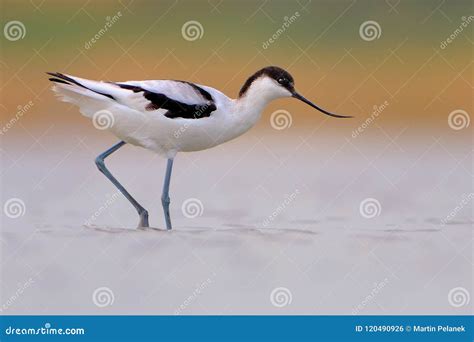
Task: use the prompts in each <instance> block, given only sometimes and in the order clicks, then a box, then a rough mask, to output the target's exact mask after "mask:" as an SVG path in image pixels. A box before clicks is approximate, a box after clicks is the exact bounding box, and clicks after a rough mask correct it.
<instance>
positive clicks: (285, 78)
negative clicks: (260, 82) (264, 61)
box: [239, 66, 294, 96]
mask: <svg viewBox="0 0 474 342" xmlns="http://www.w3.org/2000/svg"><path fill="white" fill-rule="evenodd" d="M262 76H268V77H270V78H273V79H274V80H275V81H277V82H278V83H279V84H281V86H282V87H284V88H286V89H288V90H289V91H290V92H291V91H292V90H293V85H294V80H293V76H291V75H290V73H289V72H288V71H286V70H283V69H282V68H279V67H277V66H267V67H265V68H263V69H260V70H259V71H257V72H256V73H255V74H253V75H252V76H250V77H249V78H248V80H247V81H245V83H244V85H243V86H242V88H241V89H240V92H239V96H243V95H244V94H245V92H246V91H247V89H248V88H249V87H250V85H251V84H252V83H253V81H255V80H256V79H257V78H259V77H262Z"/></svg>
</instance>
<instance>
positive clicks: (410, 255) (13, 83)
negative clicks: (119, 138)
mask: <svg viewBox="0 0 474 342" xmlns="http://www.w3.org/2000/svg"><path fill="white" fill-rule="evenodd" d="M473 6H474V5H473V2H472V1H469V0H466V1H416V2H414V1H408V0H402V1H400V0H397V1H396V0H392V1H390V0H387V1H364V0H360V1H316V0H313V1H308V0H298V1H268V0H267V1H230V0H209V1H207V0H206V1H139V0H132V1H129V0H121V1H100V2H96V1H87V0H86V1H67V2H66V1H35V0H31V1H8V0H2V1H1V14H0V18H1V24H2V27H3V35H2V37H1V39H0V44H1V46H0V52H1V53H0V72H1V82H0V92H1V105H0V113H1V117H0V118H1V119H0V120H1V121H0V124H1V130H0V141H1V147H0V156H1V159H0V163H1V172H2V173H1V179H0V181H1V188H2V191H1V193H2V203H3V205H4V214H5V215H3V216H2V231H3V233H4V234H3V235H2V236H3V238H2V250H3V251H2V255H3V257H4V260H6V261H5V264H4V268H3V272H2V273H3V274H2V275H3V277H4V278H5V277H6V278H8V279H9V280H8V281H5V282H3V283H2V284H3V285H2V286H3V297H4V298H5V297H7V298H11V295H12V293H16V291H17V289H18V286H19V285H18V284H19V283H20V282H25V281H26V280H28V279H29V277H30V276H31V277H33V279H35V281H36V283H35V284H36V285H35V286H32V287H31V289H29V290H28V291H25V292H26V293H27V294H26V295H25V296H24V297H23V299H22V300H15V303H14V304H12V305H10V306H9V310H10V312H17V313H25V312H32V311H33V312H44V313H64V312H68V310H69V312H71V311H72V312H73V313H74V312H76V313H77V312H86V313H90V312H94V313H98V312H104V311H100V310H101V309H99V308H97V307H96V306H94V305H92V304H91V302H90V300H89V297H90V295H91V293H92V292H93V290H94V289H95V288H97V287H98V286H99V285H100V284H103V283H105V284H109V285H108V286H109V287H110V288H112V289H113V290H114V293H115V296H116V298H117V297H120V296H121V300H122V302H120V301H119V300H118V299H116V304H115V305H114V306H112V307H111V308H109V309H110V310H115V311H109V313H110V312H115V313H117V312H119V313H130V310H132V309H131V308H132V307H134V305H135V304H136V300H137V298H139V299H138V300H139V302H140V306H139V308H136V305H135V309H134V310H136V313H144V312H149V313H156V312H159V313H173V312H175V311H176V310H177V308H179V307H180V303H182V302H183V300H184V299H185V298H187V296H188V295H189V293H193V292H192V290H193V288H194V287H195V286H196V282H199V283H202V282H203V279H204V280H206V279H212V284H213V285H212V286H213V290H212V291H209V293H208V294H207V296H204V297H202V296H200V297H199V296H198V297H196V298H195V299H193V300H194V301H195V302H199V303H200V304H199V305H194V306H193V305H191V304H190V305H187V306H186V307H187V309H186V310H187V311H186V312H188V313H206V312H207V313H269V312H270V313H278V312H284V313H288V312H289V313H310V314H312V313H345V314H350V313H351V312H352V313H353V312H354V310H355V309H354V308H358V307H359V305H362V304H361V303H364V301H363V300H364V298H366V297H367V294H370V293H371V291H372V288H373V287H374V285H373V284H374V283H377V284H380V283H381V282H383V283H384V284H386V283H387V284H388V285H387V287H385V285H384V287H385V289H388V290H384V291H385V292H384V291H381V292H382V293H383V294H382V295H378V299H377V300H372V299H371V300H370V301H369V304H363V308H362V309H357V310H356V311H357V313H358V312H363V313H367V314H369V313H384V312H385V313H406V312H411V313H420V312H421V313H427V312H430V313H459V312H464V313H466V312H470V311H471V310H472V306H471V305H470V304H468V303H469V301H467V303H464V305H462V307H461V308H460V309H459V306H455V305H450V303H448V302H447V300H446V296H447V294H448V293H450V290H452V289H456V288H458V287H462V288H463V289H465V290H466V291H468V292H467V293H468V295H469V292H472V291H471V289H472V222H473V221H472V193H473V190H472V176H473V173H472V168H473V157H472V146H473V141H472V139H473V131H472V124H471V123H470V119H471V116H472V112H473V96H472V94H473V68H472V63H473V44H474V38H473V34H472V33H473V28H474V23H473V22H474V17H473V12H474V11H473ZM267 65H278V66H280V67H282V68H284V69H286V70H288V71H289V72H290V73H291V74H292V75H293V76H294V78H295V81H296V88H297V89H298V90H299V92H300V93H301V94H303V95H304V96H305V97H307V98H308V99H310V100H313V101H314V102H315V103H317V104H318V105H320V106H322V107H323V108H326V109H328V110H330V111H333V112H337V113H341V114H346V115H353V116H355V118H354V119H351V120H338V119H333V118H329V117H327V116H324V115H322V114H320V113H318V112H316V111H314V110H312V109H311V108H309V107H307V106H305V105H304V104H302V103H300V102H298V101H294V100H291V99H285V100H278V101H275V102H273V103H272V104H270V105H269V106H268V108H266V110H265V112H264V113H263V115H262V119H261V120H260V122H259V123H258V124H257V126H256V127H255V128H253V129H252V130H251V131H250V132H248V133H247V134H245V135H244V136H242V137H240V138H239V139H237V140H235V141H231V142H229V143H226V144H224V145H222V146H219V147H217V148H215V149H213V150H209V151H202V152H196V153H192V154H181V155H178V156H177V158H176V163H175V169H174V175H173V179H172V190H171V201H172V202H171V207H172V216H173V219H174V223H175V226H176V227H177V231H176V232H174V233H173V234H175V236H176V237H175V240H173V239H172V237H173V235H170V236H167V237H164V238H162V237H161V236H160V235H155V234H151V235H150V236H149V237H148V238H146V237H147V236H148V235H145V237H144V236H140V237H139V238H136V237H135V238H133V240H134V242H133V244H132V245H133V246H134V247H136V249H134V251H133V252H132V249H133V248H132V247H130V246H129V239H130V237H129V236H128V235H125V236H124V241H122V240H121V239H122V236H121V235H120V234H119V235H120V238H117V235H113V237H114V238H113V239H111V238H110V237H109V238H107V237H105V238H104V236H102V235H101V234H102V233H97V232H91V230H90V229H89V230H87V229H86V230H84V227H83V226H84V225H86V226H94V227H95V226H98V227H100V228H101V229H104V230H105V231H108V230H110V229H111V228H132V227H134V226H135V225H136V221H137V217H136V214H135V212H134V210H133V208H131V206H130V205H129V204H128V202H126V201H125V200H124V199H123V198H122V197H121V196H117V194H116V192H115V189H114V188H113V187H112V185H111V184H110V183H109V182H108V181H107V180H106V179H105V178H104V177H103V176H102V175H101V174H100V173H99V172H98V171H97V170H96V167H95V165H94V163H93V160H94V158H95V157H96V156H97V155H98V154H99V153H101V152H102V151H104V150H105V149H107V148H108V147H110V146H111V145H112V144H114V143H115V142H116V138H114V137H113V136H111V135H110V133H107V132H105V131H101V130H98V129H96V128H94V126H93V125H92V124H91V122H90V120H89V119H87V118H84V117H82V116H81V115H80V113H79V112H78V110H77V108H75V107H73V106H71V105H69V104H65V103H60V102H58V101H57V100H56V99H55V97H54V96H53V94H52V92H51V91H50V87H51V85H50V82H49V81H48V80H47V75H45V73H44V72H46V71H59V72H64V73H67V74H72V75H76V76H79V77H84V78H90V79H98V80H111V81H124V80H142V79H182V80H188V81H192V82H196V83H200V84H204V85H209V86H212V87H215V88H217V89H219V90H221V91H223V92H224V93H226V94H227V95H228V96H230V97H236V96H237V94H238V91H239V89H240V87H241V86H242V84H243V83H244V82H245V80H246V79H247V78H248V77H249V76H250V75H251V74H253V73H254V72H255V71H256V70H258V69H260V68H262V67H264V66H267ZM109 159H110V160H109ZM109 159H108V165H109V166H110V169H111V170H112V172H113V173H114V174H116V175H117V177H118V178H119V179H120V180H121V181H122V182H123V183H124V184H125V185H126V187H127V188H128V189H129V190H130V192H131V193H132V194H133V195H135V196H136V198H137V199H138V200H139V201H140V202H142V204H143V205H144V206H145V207H146V208H147V209H148V210H149V212H150V218H151V224H152V225H153V226H154V227H157V228H160V227H162V226H163V217H162V211H161V210H162V209H161V203H160V195H161V184H162V179H163V174H164V167H165V161H164V160H162V159H160V158H159V157H157V156H154V155H153V154H152V153H150V152H148V151H144V150H141V149H138V148H134V147H131V146H127V147H125V148H123V149H122V150H120V152H118V153H117V154H114V155H113V156H112V157H111V158H109ZM189 198H194V199H198V200H199V202H200V203H201V210H200V215H199V216H197V217H194V218H189V217H188V216H189V215H188V216H187V215H185V214H184V213H183V210H182V204H183V203H184V202H185V201H186V200H187V199H189ZM12 199H13V200H15V201H16V204H17V205H18V206H17V207H16V209H15V210H18V211H15V212H13V213H12V212H8V210H7V209H5V208H7V206H6V203H11V202H8V201H10V200H12ZM367 199H369V200H371V201H369V202H371V203H375V214H374V215H372V214H370V213H369V214H367V213H365V212H364V208H362V204H363V203H365V202H364V201H365V200H367ZM373 199H375V201H373ZM15 201H13V202H15ZM367 216H369V217H367ZM210 228H212V229H210ZM187 229H189V230H191V231H193V229H194V231H196V232H202V234H201V235H199V234H198V235H192V234H191V233H187ZM223 229H224V230H225V229H231V230H232V229H233V231H235V232H237V233H238V234H237V235H232V234H234V233H232V234H231V233H228V232H227V230H225V232H224V233H222V232H221V230H223ZM255 229H256V230H255ZM272 229H276V230H278V231H279V230H280V229H281V230H283V232H286V233H282V234H283V235H281V236H279V235H278V236H277V237H275V236H273V235H272V236H271V237H268V236H266V235H263V237H264V238H262V236H261V235H260V234H268V232H269V231H270V232H271V231H272ZM261 230H263V231H265V232H267V233H262V232H261ZM295 231H296V233H295ZM180 232H181V234H184V235H182V236H181V235H179V234H180ZM239 232H240V233H239ZM298 232H302V233H301V234H303V235H301V234H299V233H298ZM308 232H311V234H313V233H314V234H313V235H311V234H310V235H305V234H306V233H308ZM104 234H106V233H104ZM147 234H148V233H147ZM176 234H177V235H176ZM186 234H191V235H186ZM208 234H209V235H208ZM213 234H214V235H213ZM220 234H224V235H220ZM225 234H231V235H230V236H228V235H225ZM239 234H240V235H239ZM285 234H289V235H285ZM83 235H85V237H84V236H83ZM97 235H99V237H98V236H97ZM176 239H178V240H179V241H180V242H181V243H182V245H179V246H175V245H174V244H175V243H176ZM116 240H120V241H121V242H120V241H116ZM150 241H153V242H154V243H153V244H151V242H150ZM236 241H238V242H237V246H240V249H239V248H237V249H234V247H235V246H236V245H235V243H236ZM268 241H270V242H271V246H269V245H267V243H268ZM155 242H156V244H158V247H157V246H155ZM68 243H69V244H68ZM160 244H162V245H160ZM196 244H197V245H196ZM166 246H168V249H166ZM186 246H187V247H189V246H191V248H187V247H186ZM213 248H214V249H213ZM87 249H88V251H89V252H88V253H84V251H85V250H87ZM137 249H138V250H140V251H141V252H143V253H144V254H143V255H141V254H140V255H139V257H140V258H139V260H138V259H137V260H135V259H134V258H138V256H137V255H136V253H137ZM229 249H231V250H233V251H234V250H240V252H237V254H235V255H234V254H232V256H229ZM106 250H112V251H113V252H114V253H110V254H109V253H107V252H105V251H106ZM164 251H166V253H168V254H163V253H165V252H164ZM63 253H64V254H63ZM115 253H117V254H115ZM146 253H150V254H149V255H148V256H147V257H145V256H144V255H145V254H146ZM84 254H87V255H86V256H85V255H84ZM196 255H198V256H199V258H198V259H196V258H197V257H196ZM173 256H174V257H173ZM188 257H189V259H187V258H188ZM163 258H165V259H166V260H177V261H176V262H178V263H179V265H178V264H176V262H172V261H170V262H169V263H166V265H167V266H160V267H165V268H166V267H168V268H167V269H166V270H159V272H158V274H166V275H167V276H166V277H164V278H163V279H160V281H159V284H157V280H156V278H154V277H153V274H149V270H150V269H152V268H153V267H156V265H155V266H152V265H149V264H143V262H145V260H147V262H150V263H152V264H155V263H156V262H157V260H163ZM236 258H237V259H236ZM46 260H48V261H46ZM130 260H132V261H133V260H135V261H136V263H135V262H132V261H130ZM196 260H198V261H196ZM216 260H218V261H222V264H221V265H217V264H216ZM236 260H237V261H236ZM139 261H140V262H139ZM188 261H193V262H188ZM277 261H278V262H277ZM111 262H112V263H113V264H114V265H119V264H120V266H117V267H118V269H115V268H114V267H111V266H110V263H111ZM122 262H123V263H122ZM71 265H74V268H71ZM124 265H125V266H124ZM136 265H143V270H142V271H143V272H141V273H138V274H135V276H136V277H142V279H143V277H150V279H148V278H147V279H148V280H147V281H146V285H143V288H140V285H136V283H135V281H134V279H136V278H133V277H129V275H131V274H133V272H132V270H131V269H132V268H133V267H135V266H136ZM145 265H146V266H145ZM295 265H296V266H295ZM129 266H130V267H129ZM132 266H133V267H132ZM148 266H150V268H148ZM219 266H221V267H219ZM94 267H96V268H94ZM129 268H130V269H129ZM222 269H224V270H229V269H232V270H234V273H228V271H222ZM73 270H75V271H73ZM77 270H79V271H77ZM134 270H135V269H134ZM184 270H186V272H185V271H184ZM219 270H220V271H219ZM76 271H77V272H76ZM196 273H198V274H197V275H196ZM180 274H181V275H182V277H181V278H180V276H179V275H180ZM183 274H186V275H183ZM119 275H120V276H119ZM168 275H169V276H168ZM321 275H324V276H322V277H321ZM313 276H314V277H313ZM242 278H245V279H246V282H245V284H246V285H245V286H244V287H241V286H240V285H239V284H240V283H239V282H240V281H241V280H242ZM321 278H323V279H321ZM111 279H114V280H113V281H112V280H111ZM385 279H389V281H388V282H386V281H385ZM61 282H63V283H64V286H63V287H58V285H57V283H61ZM54 283H56V285H54ZM79 283H80V284H83V285H81V286H78V285H77V284H79ZM110 284H112V285H110ZM152 284H153V285H152ZM282 284H283V285H285V284H286V285H285V286H287V287H288V288H289V289H291V290H292V294H293V298H294V302H293V305H292V306H291V305H290V306H288V307H287V308H284V310H290V311H276V312H274V311H272V310H279V309H277V308H276V307H275V306H272V305H269V302H268V294H270V292H271V290H272V289H273V288H275V287H277V286H278V285H282ZM335 284H338V285H337V286H336V285H335ZM114 286H115V287H114ZM129 286H138V287H137V288H136V289H135V290H134V291H135V292H134V294H135V295H136V296H137V298H135V297H133V298H130V297H127V293H129V288H128V287H129ZM160 286H161V287H160ZM119 287H121V291H119ZM150 287H154V290H153V291H154V292H152V293H156V291H158V289H161V292H160V293H161V294H165V295H166V296H158V297H155V296H152V295H151V294H150ZM206 287H207V285H206ZM347 287H349V288H351V289H352V290H351V291H350V292H348V291H347ZM71 291H78V297H77V298H76V299H72V298H70V296H69V294H70V293H71ZM180 291H181V292H180ZM119 293H120V296H119ZM210 293H213V294H215V295H211V294H210ZM229 293H230V294H231V295H229ZM463 293H465V292H463ZM81 294H83V295H84V296H85V297H87V299H88V301H84V300H82V299H81ZM41 296H43V297H44V296H46V297H45V298H49V299H48V301H47V303H46V302H44V301H38V300H37V298H39V297H41ZM55 296H58V297H57V298H56V297H55ZM150 296H151V297H150ZM53 297H54V298H53ZM193 298H194V297H193ZM223 298H225V302H226V308H225V309H224V308H223V307H222V306H221V304H222V301H223ZM303 298H304V299H305V300H303ZM5 300H6V299H5ZM5 300H4V302H5ZM75 300H77V301H75ZM120 303H122V304H120ZM124 303H126V304H124ZM150 303H152V304H150ZM254 303H259V304H258V305H257V304H255V305H254ZM120 305H122V306H120ZM268 305H269V306H268ZM267 306H268V307H267ZM31 310H32V311H31ZM94 310H97V311H94ZM459 310H463V311H459Z"/></svg>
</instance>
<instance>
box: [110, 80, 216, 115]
mask: <svg viewBox="0 0 474 342" xmlns="http://www.w3.org/2000/svg"><path fill="white" fill-rule="evenodd" d="M183 83H186V84H188V85H190V86H191V87H193V88H194V89H195V90H196V91H198V92H199V93H200V94H201V96H202V97H203V98H204V99H205V100H207V102H206V103H202V104H187V103H183V102H180V101H176V100H173V99H171V98H169V97H168V96H166V95H165V94H161V93H155V92H152V91H149V90H146V89H143V88H141V87H139V86H134V85H130V84H121V83H115V84H116V85H118V86H119V87H120V88H123V89H128V90H131V91H133V92H134V93H139V92H142V93H143V97H145V98H146V99H147V100H148V101H150V103H149V104H148V105H147V106H146V107H145V109H146V110H148V111H152V110H157V109H166V110H168V111H167V112H166V113H165V116H166V117H167V118H170V119H175V118H183V119H201V118H206V117H209V116H210V115H211V113H212V112H213V111H215V110H216V109H217V107H216V105H215V104H214V102H213V99H212V96H211V94H209V93H208V92H207V91H205V90H204V89H202V88H200V87H198V86H197V85H195V84H193V83H189V82H183Z"/></svg>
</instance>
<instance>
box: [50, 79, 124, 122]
mask: <svg viewBox="0 0 474 342" xmlns="http://www.w3.org/2000/svg"><path fill="white" fill-rule="evenodd" d="M47 74H48V75H50V76H52V77H50V78H49V80H50V81H52V82H54V86H53V88H52V89H53V91H54V92H55V93H56V95H57V96H59V97H60V98H61V100H62V101H64V102H70V103H72V104H75V105H77V106H78V107H79V108H80V111H81V113H82V114H84V115H85V116H87V117H92V116H93V115H94V114H95V113H96V112H97V111H99V110H103V109H106V108H108V107H109V106H112V105H113V104H114V103H115V98H114V95H113V93H114V91H117V87H116V86H114V85H112V84H110V83H106V82H98V81H92V80H87V79H83V78H79V77H74V76H70V75H65V74H61V73H59V72H48V73H47Z"/></svg>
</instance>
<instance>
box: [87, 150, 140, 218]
mask: <svg viewBox="0 0 474 342" xmlns="http://www.w3.org/2000/svg"><path fill="white" fill-rule="evenodd" d="M125 144H126V142H125V141H120V142H119V143H117V144H115V145H114V146H112V147H111V148H109V149H108V150H107V151H105V152H104V153H102V154H100V155H99V156H98V157H97V158H95V164H96V165H97V167H98V168H99V171H100V172H102V173H103V174H104V175H105V177H107V178H108V179H109V180H110V181H111V182H112V183H113V184H114V185H115V186H116V188H117V189H119V191H120V192H121V193H122V194H123V195H124V196H125V197H126V198H127V199H128V200H129V202H130V203H132V205H133V206H134V207H135V209H136V210H137V212H138V215H139V216H140V221H139V223H138V227H148V226H149V225H148V211H146V210H145V208H143V207H142V206H141V205H140V204H139V203H138V202H137V201H136V200H135V199H134V198H133V197H132V195H130V194H129V193H128V191H127V190H125V188H124V187H123V186H122V184H120V182H119V181H118V180H117V179H116V178H115V177H114V176H113V175H112V174H111V173H110V171H109V170H108V169H107V167H106V166H105V162H104V159H105V158H107V157H108V156H109V155H111V154H112V153H114V152H115V151H117V150H118V149H119V148H120V147H122V146H123V145H125Z"/></svg>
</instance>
